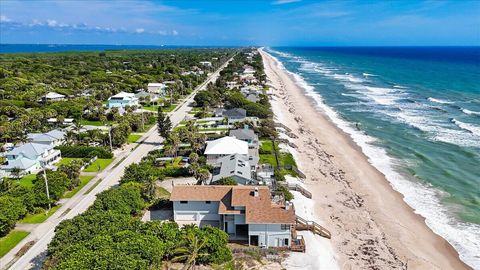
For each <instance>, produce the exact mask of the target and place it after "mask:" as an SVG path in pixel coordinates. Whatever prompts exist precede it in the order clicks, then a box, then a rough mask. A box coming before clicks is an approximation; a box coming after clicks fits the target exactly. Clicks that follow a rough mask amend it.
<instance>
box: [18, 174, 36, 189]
mask: <svg viewBox="0 0 480 270" xmlns="http://www.w3.org/2000/svg"><path fill="white" fill-rule="evenodd" d="M35 178H37V175H36V174H29V175H25V176H24V177H22V178H20V180H19V183H20V185H21V186H24V187H27V188H31V187H33V183H32V181H33V180H34V179H35Z"/></svg>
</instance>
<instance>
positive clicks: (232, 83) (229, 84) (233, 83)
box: [227, 81, 237, 89]
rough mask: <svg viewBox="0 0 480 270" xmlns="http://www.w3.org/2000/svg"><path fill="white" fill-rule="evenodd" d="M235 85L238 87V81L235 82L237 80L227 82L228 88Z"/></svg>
mask: <svg viewBox="0 0 480 270" xmlns="http://www.w3.org/2000/svg"><path fill="white" fill-rule="evenodd" d="M235 87H237V82H235V81H230V82H227V88H228V89H233V88H235Z"/></svg>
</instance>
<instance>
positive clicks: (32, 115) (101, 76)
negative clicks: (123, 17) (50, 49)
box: [0, 49, 233, 146]
mask: <svg viewBox="0 0 480 270" xmlns="http://www.w3.org/2000/svg"><path fill="white" fill-rule="evenodd" d="M232 52H233V50H229V49H178V50H152V51H148V50H142V51H107V52H101V53H95V52H83V53H82V52H75V53H68V52H64V53H35V54H23V53H22V54H0V63H1V64H0V95H1V97H2V99H1V101H0V141H1V142H18V141H24V140H25V134H26V133H27V132H43V131H48V130H50V129H52V128H54V127H58V126H59V125H60V126H61V123H62V122H63V120H64V119H65V118H73V119H75V120H76V121H77V122H78V123H77V125H80V124H82V123H83V122H82V119H86V120H88V121H98V122H99V123H102V124H107V123H108V124H112V123H114V122H115V123H120V125H118V128H117V129H118V130H119V132H118V133H124V132H128V131H129V129H128V128H126V126H127V125H128V126H129V127H130V129H131V130H132V131H137V130H142V129H143V127H142V126H143V125H144V124H147V123H150V124H153V123H154V121H155V120H154V119H150V117H149V115H145V116H144V115H143V114H142V116H140V115H132V114H128V115H126V116H125V115H124V116H121V115H119V114H118V110H117V111H116V110H112V111H110V112H108V113H107V112H106V109H105V108H104V107H103V101H106V100H107V98H108V97H110V96H111V95H113V94H116V93H118V92H120V91H126V92H133V91H135V90H137V89H146V86H147V84H148V83H149V82H162V81H167V80H168V81H172V83H171V84H169V91H170V95H171V97H170V99H169V101H172V99H173V98H175V97H178V96H180V95H182V94H186V93H188V92H190V91H191V90H192V89H193V88H194V87H195V86H197V85H198V84H199V83H201V82H202V81H203V80H204V79H205V78H206V72H205V73H203V74H184V73H183V72H184V71H191V70H192V69H196V68H197V66H198V65H199V62H200V61H205V60H208V61H211V62H212V63H213V65H214V66H216V65H218V64H220V63H222V62H223V61H224V60H225V59H227V58H228V57H229V56H230V55H231V53H232ZM215 59H216V60H215ZM202 68H204V67H202ZM206 71H208V70H206ZM50 91H53V92H57V93H60V94H63V95H65V96H66V97H67V98H68V100H66V101H55V102H43V101H42V96H43V95H45V94H46V93H47V92H50ZM141 117H147V118H146V119H143V121H142V120H141V119H140V118H141ZM51 118H56V119H57V123H53V122H49V121H48V119H51ZM152 121H153V122H152ZM122 123H123V124H122ZM125 123H127V124H125ZM89 135H92V134H89ZM94 135H98V134H94ZM79 137H81V136H79ZM87 137H90V136H87ZM115 137H116V136H114V138H115ZM126 137H128V134H127V135H126V136H123V137H120V138H119V139H118V140H115V143H114V144H115V145H117V146H118V145H120V144H121V143H123V142H125V140H124V138H126ZM102 139H104V138H101V139H98V138H97V140H99V141H102ZM75 140H76V141H79V142H82V140H81V138H75ZM88 142H90V141H87V143H88Z"/></svg>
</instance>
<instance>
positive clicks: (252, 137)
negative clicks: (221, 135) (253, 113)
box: [229, 125, 259, 149]
mask: <svg viewBox="0 0 480 270" xmlns="http://www.w3.org/2000/svg"><path fill="white" fill-rule="evenodd" d="M229 136H230V137H235V138H237V139H239V140H242V141H244V142H247V143H248V148H250V149H251V148H255V149H258V146H259V140H258V135H257V134H255V132H253V130H252V129H250V128H248V125H245V126H244V128H239V129H234V130H230V133H229Z"/></svg>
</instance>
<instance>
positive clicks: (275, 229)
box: [170, 185, 295, 247]
mask: <svg viewBox="0 0 480 270" xmlns="http://www.w3.org/2000/svg"><path fill="white" fill-rule="evenodd" d="M170 201H172V202H173V213H174V220H175V222H177V223H178V224H179V225H185V224H197V225H198V226H205V225H211V226H215V227H218V228H220V229H222V230H224V231H225V232H227V233H228V234H229V236H230V239H231V240H236V241H245V242H248V244H249V245H256V246H261V247H289V246H290V243H291V240H292V226H293V225H294V224H295V210H294V209H293V207H292V206H291V205H290V204H283V203H274V202H272V200H271V194H270V190H269V188H268V187H266V186H214V185H213V186H187V185H179V186H174V187H173V190H172V193H171V196H170Z"/></svg>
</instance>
